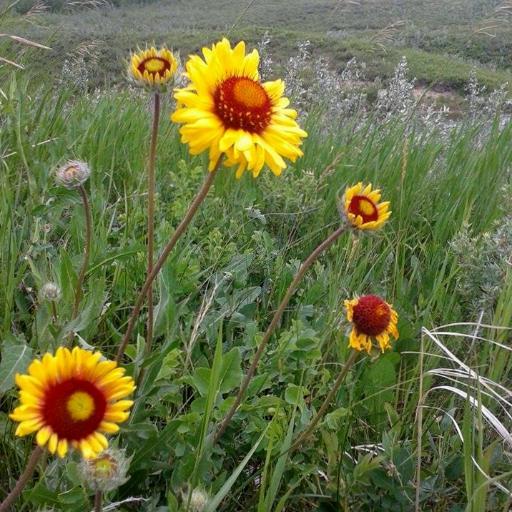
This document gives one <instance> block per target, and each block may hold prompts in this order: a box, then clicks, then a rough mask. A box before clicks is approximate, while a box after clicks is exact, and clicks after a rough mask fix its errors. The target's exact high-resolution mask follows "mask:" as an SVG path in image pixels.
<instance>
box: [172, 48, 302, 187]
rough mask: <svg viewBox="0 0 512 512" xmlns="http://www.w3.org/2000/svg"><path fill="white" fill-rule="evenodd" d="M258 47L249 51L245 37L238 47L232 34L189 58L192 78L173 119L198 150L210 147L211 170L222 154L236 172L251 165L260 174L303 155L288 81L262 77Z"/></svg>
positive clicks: (181, 92) (188, 73)
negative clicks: (286, 89)
mask: <svg viewBox="0 0 512 512" xmlns="http://www.w3.org/2000/svg"><path fill="white" fill-rule="evenodd" d="M259 60H260V58H259V55H258V52H257V51H256V50H253V51H252V52H251V53H249V54H248V55H246V52H245V43H244V42H243V41H242V42H240V43H238V44H237V45H236V46H235V47H234V48H231V44H230V42H229V41H228V40H227V39H223V40H222V41H220V42H218V43H216V44H214V45H213V46H212V47H211V48H203V58H201V57H199V56H198V55H193V56H191V57H190V58H189V60H188V62H187V63H186V73H185V75H186V77H187V78H188V79H189V81H190V83H189V85H187V86H186V87H184V88H181V89H176V92H175V94H174V97H175V98H176V101H177V109H176V111H175V112H174V114H173V115H172V117H171V119H172V120H173V121H174V122H176V123H181V124H182V125H183V126H182V127H181V128H180V133H181V140H182V142H183V143H186V144H188V145H189V147H190V152H191V153H192V154H194V155H197V154H199V153H202V152H203V151H206V150H208V151H209V160H210V164H209V169H210V171H212V170H213V169H214V168H215V167H216V166H217V162H218V161H219V158H220V157H221V155H225V157H226V158H225V161H224V165H225V166H226V167H231V166H234V165H237V166H238V168H237V171H236V176H237V178H238V177H240V176H241V175H242V174H243V172H244V171H245V170H246V169H248V170H249V171H251V172H252V174H253V176H254V177H256V176H258V175H259V173H260V172H261V170H262V169H263V167H264V166H265V165H267V166H268V167H269V168H270V170H271V171H272V172H273V173H274V174H275V175H279V174H281V172H282V171H283V169H284V168H285V167H286V163H285V161H284V159H283V157H284V158H287V159H288V160H291V161H292V162H294V161H295V160H296V159H297V158H298V157H300V156H302V151H301V150H300V148H299V147H300V145H301V143H302V138H304V137H306V136H307V133H306V132H305V131H304V130H302V129H301V128H300V127H299V125H298V124H297V122H296V120H295V119H296V117H297V112H296V111H295V110H292V109H290V108H288V105H289V103H290V102H289V101H288V99H287V98H285V97H284V96H283V93H284V82H283V81H282V80H275V81H272V82H261V81H260V78H259V73H258V65H259Z"/></svg>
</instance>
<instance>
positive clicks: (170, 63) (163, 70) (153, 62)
mask: <svg viewBox="0 0 512 512" xmlns="http://www.w3.org/2000/svg"><path fill="white" fill-rule="evenodd" d="M177 69H178V61H177V60H176V57H175V56H174V55H173V53H172V52H171V51H170V50H168V49H167V48H160V49H159V50H157V49H156V48H154V47H151V48H148V49H147V50H139V51H138V52H136V53H132V55H131V58H130V65H129V67H128V74H129V75H130V77H131V78H132V79H133V80H134V81H135V82H136V83H138V84H139V85H143V86H146V87H150V88H157V89H158V88H160V89H163V88H165V86H166V85H168V84H169V82H170V81H171V79H172V78H173V76H174V75H175V73H176V71H177Z"/></svg>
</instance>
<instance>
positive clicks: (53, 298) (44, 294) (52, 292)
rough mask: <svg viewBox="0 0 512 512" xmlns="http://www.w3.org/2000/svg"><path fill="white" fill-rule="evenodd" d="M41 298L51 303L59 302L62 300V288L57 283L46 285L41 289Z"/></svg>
mask: <svg viewBox="0 0 512 512" xmlns="http://www.w3.org/2000/svg"><path fill="white" fill-rule="evenodd" d="M40 293H41V298H42V299H44V300H49V301H50V302H57V301H58V300H59V299H60V295H61V292H60V288H59V287H58V286H57V285H56V284H55V283H45V284H44V285H43V286H42V287H41V292H40Z"/></svg>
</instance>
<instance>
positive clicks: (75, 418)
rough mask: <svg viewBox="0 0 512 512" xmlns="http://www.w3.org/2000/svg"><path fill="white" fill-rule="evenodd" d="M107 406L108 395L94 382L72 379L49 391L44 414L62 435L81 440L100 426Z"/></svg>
mask: <svg viewBox="0 0 512 512" xmlns="http://www.w3.org/2000/svg"><path fill="white" fill-rule="evenodd" d="M106 408H107V401H106V399H105V396H104V394H103V393H102V392H101V391H100V390H99V389H98V388H97V387H96V386H95V385H94V384H92V383H91V382H89V381H86V380H81V379H76V378H72V379H69V380H67V381H64V382H60V383H59V384H55V385H54V386H52V387H50V388H49V389H48V390H47V391H46V393H45V398H44V403H43V406H42V413H43V417H44V420H45V422H46V423H47V424H48V425H49V426H50V427H51V428H52V430H53V431H54V432H55V433H56V434H57V435H58V436H59V438H61V439H67V440H68V441H80V440H81V439H85V438H86V437H88V436H89V435H90V434H92V433H93V432H94V431H95V430H96V429H97V428H98V427H99V425H100V423H101V422H102V420H103V417H104V416H105V410H106Z"/></svg>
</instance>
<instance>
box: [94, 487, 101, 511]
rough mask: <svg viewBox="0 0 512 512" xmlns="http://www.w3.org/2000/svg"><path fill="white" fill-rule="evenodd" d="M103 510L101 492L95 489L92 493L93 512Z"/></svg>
mask: <svg viewBox="0 0 512 512" xmlns="http://www.w3.org/2000/svg"><path fill="white" fill-rule="evenodd" d="M102 510H103V493H102V492H101V491H96V494H95V495H94V512H101V511H102Z"/></svg>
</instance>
